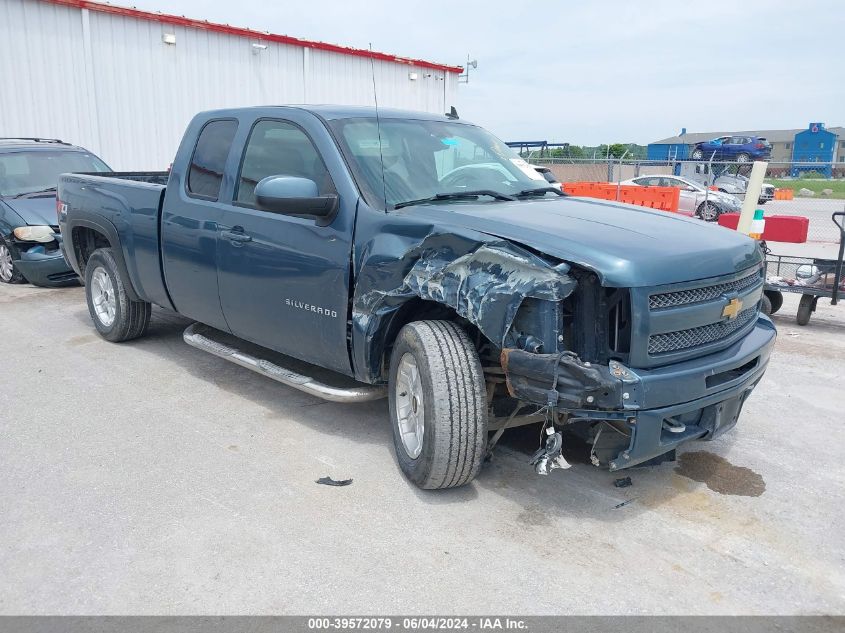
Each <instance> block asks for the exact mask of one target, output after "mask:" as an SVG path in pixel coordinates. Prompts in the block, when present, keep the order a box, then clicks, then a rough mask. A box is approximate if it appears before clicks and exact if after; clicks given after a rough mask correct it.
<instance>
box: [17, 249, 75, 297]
mask: <svg viewBox="0 0 845 633" xmlns="http://www.w3.org/2000/svg"><path fill="white" fill-rule="evenodd" d="M18 256H19V259H15V260H14V263H15V267H16V268H17V269H18V270H19V271H21V273H22V274H23V276H24V277H26V280H27V281H28V282H29V283H31V284H33V285H36V286H47V287H53V288H55V287H61V286H70V285H75V284H78V283H79V277H78V276H77V274H76V273H75V272H74V271H73V270H72V269H71V267H70V265H68V263H67V261H65V258H64V255H62V249H61V248H58V249H56V250H51V251H46V250H45V249H44V247H43V246H32V247H30V249H29V250H27V251H23V252H21V253H19V254H18Z"/></svg>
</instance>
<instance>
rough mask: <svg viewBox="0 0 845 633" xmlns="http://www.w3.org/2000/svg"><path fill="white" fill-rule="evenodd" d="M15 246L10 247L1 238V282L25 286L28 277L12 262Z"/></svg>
mask: <svg viewBox="0 0 845 633" xmlns="http://www.w3.org/2000/svg"><path fill="white" fill-rule="evenodd" d="M13 249H14V246H10V245H9V244H8V243H7V242H6V240H5V239H3V238H2V237H0V282H2V283H4V284H25V283H26V277H24V276H23V274H22V273H21V271H19V270H18V268H17V266H15V264H14V262H13V261H12V254H13V252H14V251H13Z"/></svg>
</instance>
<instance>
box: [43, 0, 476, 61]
mask: <svg viewBox="0 0 845 633" xmlns="http://www.w3.org/2000/svg"><path fill="white" fill-rule="evenodd" d="M43 1H44V2H50V3H52V4H58V5H62V6H66V7H73V8H76V9H88V10H89V11H98V12H100V13H110V14H112V15H122V16H125V17H129V18H136V19H139V20H149V21H152V22H160V23H162V24H173V25H175V26H184V27H188V28H194V29H203V30H205V31H214V32H216V33H225V34H227V35H235V36H238V37H246V38H250V39H257V40H261V41H262V42H277V43H279V44H289V45H291V46H299V47H302V48H313V49H316V50H320V51H328V52H330V53H338V54H340V55H353V56H355V57H366V58H367V59H377V60H380V61H385V62H393V63H396V64H408V65H409V66H420V67H422V68H431V69H433V70H441V71H444V72H450V73H460V72H462V71H463V68H462V67H460V66H446V65H444V64H436V63H434V62H427V61H425V60H423V59H412V58H410V57H396V56H395V55H389V54H387V53H379V52H377V51H368V50H365V49H362V48H350V47H348V46H339V45H337V44H327V43H326V42H313V41H311V40H303V39H299V38H298V37H291V36H289V35H277V34H275V33H262V32H261V31H254V30H252V29H244V28H240V27H237V26H229V25H228V24H216V23H214V22H207V21H204V20H193V19H191V18H186V17H183V16H178V15H169V14H167V13H152V12H150V11H141V10H140V9H132V8H129V7H120V6H116V5H113V4H103V3H101V2H88V0H43Z"/></svg>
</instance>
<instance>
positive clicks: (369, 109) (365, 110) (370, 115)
mask: <svg viewBox="0 0 845 633" xmlns="http://www.w3.org/2000/svg"><path fill="white" fill-rule="evenodd" d="M251 109H262V110H274V109H278V110H292V109H293V110H304V111H306V112H311V113H312V114H315V115H317V116H318V117H321V118H323V119H326V120H327V121H332V120H335V119H374V118H375V117H376V108H375V106H350V105H331V104H313V105H312V104H290V105H269V106H250V107H246V108H227V109H225V110H214V111H212V112H206V113H204V114H214V115H223V116H225V115H230V116H231V115H234V114H236V113H238V112H243V111H245V110H251ZM378 116H379V118H380V119H417V120H424V121H444V122H449V121H451V122H456V123H468V121H464V120H461V119H455V118H451V117H448V116H446V114H445V113H444V114H432V113H431V112H419V111H416V110H399V109H395V108H379V109H378Z"/></svg>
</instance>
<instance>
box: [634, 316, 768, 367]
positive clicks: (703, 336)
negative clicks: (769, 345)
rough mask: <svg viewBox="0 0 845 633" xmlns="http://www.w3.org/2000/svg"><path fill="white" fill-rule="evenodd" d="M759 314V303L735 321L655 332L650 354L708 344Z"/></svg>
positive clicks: (651, 341)
mask: <svg viewBox="0 0 845 633" xmlns="http://www.w3.org/2000/svg"><path fill="white" fill-rule="evenodd" d="M756 316H757V305H756V304H755V305H754V306H753V307H751V308H747V309H745V310H743V311H742V312H740V313H739V314H738V315H737V317H736V319H734V320H733V321H719V322H718V323H710V324H709V325H702V326H700V327H694V328H690V329H688V330H677V331H676V332H666V333H665V334H653V335H652V336H650V337H648V353H649V355H655V354H665V353H667V352H677V351H680V350H685V349H690V348H692V347H698V346H699V345H706V344H707V343H712V342H714V341H720V340H722V339H724V338H727V337H728V336H730V335H731V334H733V333H734V332H736V331H738V330H740V329H742V327H743V326H745V325H747V324H748V323H750V322H751V321H753V320H754V319H755V318H756Z"/></svg>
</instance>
